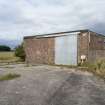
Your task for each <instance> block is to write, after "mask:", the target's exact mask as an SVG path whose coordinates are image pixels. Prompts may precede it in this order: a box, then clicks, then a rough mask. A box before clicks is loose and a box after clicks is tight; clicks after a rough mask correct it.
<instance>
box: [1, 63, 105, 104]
mask: <svg viewBox="0 0 105 105" xmlns="http://www.w3.org/2000/svg"><path fill="white" fill-rule="evenodd" d="M7 73H18V74H21V77H20V78H17V79H14V80H10V81H0V105H105V83H104V81H103V80H100V79H98V78H97V77H95V76H94V75H92V74H90V73H87V72H82V71H77V70H75V69H67V68H64V67H56V66H47V65H36V66H30V67H26V65H24V64H18V65H7V66H1V68H0V75H3V74H7Z"/></svg>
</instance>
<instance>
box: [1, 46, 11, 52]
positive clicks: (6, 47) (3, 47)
mask: <svg viewBox="0 0 105 105" xmlns="http://www.w3.org/2000/svg"><path fill="white" fill-rule="evenodd" d="M0 51H11V48H10V47H9V46H6V45H0Z"/></svg>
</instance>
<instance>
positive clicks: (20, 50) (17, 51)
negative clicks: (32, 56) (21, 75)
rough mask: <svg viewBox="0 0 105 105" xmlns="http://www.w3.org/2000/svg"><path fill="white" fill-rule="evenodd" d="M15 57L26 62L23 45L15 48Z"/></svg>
mask: <svg viewBox="0 0 105 105" xmlns="http://www.w3.org/2000/svg"><path fill="white" fill-rule="evenodd" d="M15 56H17V57H20V58H21V59H22V60H23V61H25V51H24V47H23V43H22V44H21V45H19V46H17V47H16V48H15Z"/></svg>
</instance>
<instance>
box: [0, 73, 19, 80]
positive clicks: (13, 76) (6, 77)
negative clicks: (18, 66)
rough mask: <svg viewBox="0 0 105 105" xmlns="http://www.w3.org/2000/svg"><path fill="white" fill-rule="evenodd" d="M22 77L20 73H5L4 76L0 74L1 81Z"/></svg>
mask: <svg viewBox="0 0 105 105" xmlns="http://www.w3.org/2000/svg"><path fill="white" fill-rule="evenodd" d="M18 77H20V74H11V73H9V74H6V75H3V76H0V81H5V80H12V79H14V78H18Z"/></svg>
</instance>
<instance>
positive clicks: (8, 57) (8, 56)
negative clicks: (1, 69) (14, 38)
mask: <svg viewBox="0 0 105 105" xmlns="http://www.w3.org/2000/svg"><path fill="white" fill-rule="evenodd" d="M18 60H19V58H18V57H15V55H14V52H0V63H3V62H14V61H18Z"/></svg>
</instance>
